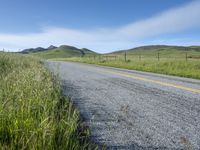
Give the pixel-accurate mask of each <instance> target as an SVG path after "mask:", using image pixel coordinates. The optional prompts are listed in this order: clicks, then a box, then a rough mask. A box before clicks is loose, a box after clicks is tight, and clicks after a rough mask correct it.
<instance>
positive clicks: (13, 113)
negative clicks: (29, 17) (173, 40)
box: [0, 53, 94, 150]
mask: <svg viewBox="0 0 200 150" xmlns="http://www.w3.org/2000/svg"><path fill="white" fill-rule="evenodd" d="M0 85H1V86H0V147H1V149H41V150H42V149H77V150H79V149H86V148H87V149H90V148H91V147H92V145H91V144H88V141H87V136H88V135H89V130H88V129H86V128H84V127H83V126H82V125H81V123H80V120H79V119H80V118H79V113H78V112H77V111H76V110H75V109H74V108H73V106H72V104H71V103H70V102H69V99H68V98H65V97H63V96H62V93H61V88H60V83H59V82H58V81H57V80H55V78H54V77H53V76H52V75H51V74H50V72H49V71H48V70H47V69H46V68H45V67H44V65H43V63H42V62H40V60H38V59H35V58H32V57H30V56H21V55H17V54H7V53H0ZM80 131H81V132H80ZM93 148H94V147H93Z"/></svg>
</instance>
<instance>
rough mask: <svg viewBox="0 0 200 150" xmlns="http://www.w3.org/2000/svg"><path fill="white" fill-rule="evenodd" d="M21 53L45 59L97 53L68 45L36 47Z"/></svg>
mask: <svg viewBox="0 0 200 150" xmlns="http://www.w3.org/2000/svg"><path fill="white" fill-rule="evenodd" d="M21 53H23V54H30V55H34V56H38V57H41V58H45V59H53V58H68V57H81V56H85V55H94V54H97V53H95V52H93V51H91V50H89V49H86V48H82V49H79V48H76V47H73V46H68V45H61V46H60V47H55V46H52V45H51V46H49V47H48V48H47V49H45V48H41V47H38V48H35V49H34V48H31V49H25V50H23V51H22V52H21Z"/></svg>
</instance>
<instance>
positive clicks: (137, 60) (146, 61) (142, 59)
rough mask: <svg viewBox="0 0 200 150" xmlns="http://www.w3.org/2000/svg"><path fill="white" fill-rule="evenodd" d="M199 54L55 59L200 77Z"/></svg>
mask: <svg viewBox="0 0 200 150" xmlns="http://www.w3.org/2000/svg"><path fill="white" fill-rule="evenodd" d="M169 54H170V53H169ZM198 54H199V55H197V54H195V55H194V56H193V55H192V56H193V57H194V58H192V56H190V55H188V56H187V58H186V54H185V53H184V54H182V55H175V56H173V57H170V56H169V55H161V54H159V58H158V56H157V55H158V54H157V53H156V54H154V55H153V54H150V55H144V54H143V55H142V54H137V55H136V54H135V55H130V54H126V56H124V54H121V55H113V54H112V55H98V56H97V55H96V56H91V57H73V58H60V59H54V60H62V61H73V62H82V63H89V64H96V65H103V66H112V67H118V68H125V69H132V70H140V71H147V72H154V73H160V74H167V75H174V76H180V77H188V78H196V79H200V53H198ZM170 55H171V54H170ZM125 57H126V58H125Z"/></svg>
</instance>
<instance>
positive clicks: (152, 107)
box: [48, 61, 200, 150]
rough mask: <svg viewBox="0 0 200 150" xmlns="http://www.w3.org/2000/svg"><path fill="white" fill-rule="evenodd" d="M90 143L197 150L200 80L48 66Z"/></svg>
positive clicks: (99, 68) (89, 67) (81, 66)
mask: <svg viewBox="0 0 200 150" xmlns="http://www.w3.org/2000/svg"><path fill="white" fill-rule="evenodd" d="M48 67H49V69H50V70H51V71H53V72H54V74H58V75H59V77H60V79H61V80H62V82H63V89H64V94H65V95H67V96H70V97H71V100H72V103H73V104H74V105H75V107H76V108H77V109H78V110H79V111H80V114H81V116H82V117H83V119H84V123H85V124H86V125H87V126H88V127H89V128H90V130H91V139H92V140H93V141H94V142H96V143H97V144H99V145H105V146H106V147H107V148H108V149H136V150H137V149H195V150H196V149H197V150H198V149H200V80H195V79H187V78H181V77H173V76H167V75H159V74H154V73H146V72H140V71H131V70H126V69H117V68H112V67H102V66H95V65H88V64H81V63H72V62H53V61H49V62H48Z"/></svg>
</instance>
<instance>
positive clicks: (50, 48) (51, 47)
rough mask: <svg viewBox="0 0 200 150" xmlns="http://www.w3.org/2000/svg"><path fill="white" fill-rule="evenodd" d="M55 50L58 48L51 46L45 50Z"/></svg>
mask: <svg viewBox="0 0 200 150" xmlns="http://www.w3.org/2000/svg"><path fill="white" fill-rule="evenodd" d="M55 48H58V47H56V46H53V45H50V46H49V47H48V48H47V50H52V49H55Z"/></svg>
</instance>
